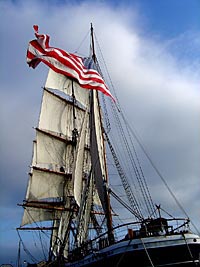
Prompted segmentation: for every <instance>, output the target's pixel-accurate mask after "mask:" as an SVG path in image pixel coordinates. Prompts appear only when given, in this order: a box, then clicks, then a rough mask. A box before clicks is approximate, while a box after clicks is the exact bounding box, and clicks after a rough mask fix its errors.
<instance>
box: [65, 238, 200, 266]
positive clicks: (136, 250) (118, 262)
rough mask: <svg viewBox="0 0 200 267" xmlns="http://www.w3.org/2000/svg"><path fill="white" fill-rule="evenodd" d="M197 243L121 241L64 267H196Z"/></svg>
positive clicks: (180, 240)
mask: <svg viewBox="0 0 200 267" xmlns="http://www.w3.org/2000/svg"><path fill="white" fill-rule="evenodd" d="M199 257H200V240H199V239H196V238H195V236H194V235H191V236H188V238H185V237H183V236H181V235H180V236H179V237H178V238H177V237H176V236H174V237H173V238H172V237H159V238H149V240H148V238H144V239H143V240H141V239H140V240H139V239H138V240H130V241H122V242H119V243H117V244H114V245H112V246H110V247H107V248H104V249H102V250H99V251H97V252H93V253H92V254H89V255H87V256H85V257H83V258H80V259H79V260H77V261H75V262H73V263H67V264H66V265H65V266H66V267H78V266H79V267H81V266H84V267H115V266H116V267H140V266H141V267H152V266H156V267H164V266H165V267H177V266H178V267H180V266H183V267H190V266H191V267H192V266H193V267H194V266H200V264H199Z"/></svg>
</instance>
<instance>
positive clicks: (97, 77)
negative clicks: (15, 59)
mask: <svg viewBox="0 0 200 267" xmlns="http://www.w3.org/2000/svg"><path fill="white" fill-rule="evenodd" d="M34 29H35V35H36V40H33V41H31V42H30V43H29V49H28V53H27V62H28V64H29V66H31V67H33V68H35V67H36V66H37V65H38V64H39V63H40V62H43V63H45V64H46V65H48V66H49V67H50V68H49V72H48V76H47V80H46V83H45V86H44V88H43V96H42V102H41V110H40V115H39V123H38V126H37V127H36V128H35V131H36V139H35V140H34V141H33V157H32V163H31V167H30V173H29V181H28V186H27V191H26V196H25V199H24V201H23V203H22V204H20V205H21V206H22V207H23V208H24V214H23V218H22V223H21V225H20V227H19V228H17V231H18V233H19V237H20V242H19V243H20V247H19V258H18V265H19V266H21V260H20V251H21V250H22V249H24V250H25V251H26V253H27V254H28V255H29V260H27V266H29V267H31V266H38V267H46V266H49V267H51V266H58V267H59V266H62V267H82V266H84V267H102V266H104V267H108V266H109V267H110V266H113V267H114V266H116V267H124V266H126V267H130V266H131V267H134V266H137V267H140V266H141V267H142V266H144V267H152V266H157V267H161V266H162V267H164V266H166V267H177V266H185V267H189V266H191V267H192V266H200V262H199V261H200V237H199V236H198V235H197V234H195V233H193V232H192V231H191V230H190V220H189V218H188V216H187V214H185V212H184V209H183V208H182V207H181V205H180V203H179V202H178V200H177V199H176V198H175V195H174V194H173V192H171V190H170V189H169V187H168V185H167V183H166V182H165V181H163V177H162V176H161V174H160V173H159V171H158V169H157V168H156V167H155V165H154V164H153V163H152V160H151V159H150V157H149V156H148V154H147V152H146V150H145V148H144V146H143V145H142V143H141V142H140V139H139V138H138V136H137V135H136V134H135V131H134V130H133V129H132V127H131V126H130V124H129V122H128V120H127V119H126V117H125V115H124V113H123V111H122V108H121V106H120V103H119V100H118V97H117V95H116V92H115V90H114V87H112V83H111V82H109V83H110V84H111V86H109V89H110V90H109V89H108V86H107V85H106V83H104V80H103V76H106V75H105V74H104V75H103V74H102V68H101V67H100V64H99V61H98V59H97V56H96V52H95V49H96V45H95V38H96V37H95V35H94V32H93V27H92V25H91V32H90V33H91V44H90V55H89V57H88V58H81V57H79V56H77V55H74V54H69V53H67V52H65V51H63V50H60V49H56V48H52V47H50V46H49V36H48V35H45V34H39V33H38V27H37V26H34ZM103 62H104V60H103ZM105 69H106V68H105ZM107 77H108V78H109V75H107ZM111 89H112V90H111ZM110 91H112V93H113V94H111V93H110ZM138 149H140V151H141V152H142V153H143V156H142V157H141V158H142V160H143V159H144V157H146V158H147V160H148V161H149V162H150V163H151V164H152V169H154V170H155V175H157V176H160V178H161V182H164V184H165V185H166V187H167V189H168V190H169V191H170V193H171V195H172V197H174V198H175V202H176V203H178V206H179V207H180V208H181V209H182V212H183V217H181V218H179V217H176V216H174V215H171V214H173V212H169V211H167V212H166V211H165V209H164V208H163V207H162V205H155V204H154V203H155V202H154V201H153V195H152V194H151V191H150V186H149V185H148V182H147V181H148V180H149V179H147V178H148V174H147V175H146V174H145V172H144V170H143V167H142V161H141V159H140V155H139V153H138V152H137V150H138ZM24 232H28V233H29V234H30V232H31V233H32V235H33V237H34V241H33V242H32V243H31V244H30V240H29V241H28V243H29V246H30V247H32V248H34V249H33V253H31V252H30V251H29V248H28V247H26V242H25V241H24V239H23V238H22V236H23V235H24ZM36 237H38V239H36ZM44 240H45V241H44ZM20 248H21V249H20ZM36 248H37V249H39V250H40V251H41V252H42V254H39V252H37V251H36ZM39 255H43V259H41V256H40V257H39ZM27 257H28V256H27ZM38 258H39V259H38Z"/></svg>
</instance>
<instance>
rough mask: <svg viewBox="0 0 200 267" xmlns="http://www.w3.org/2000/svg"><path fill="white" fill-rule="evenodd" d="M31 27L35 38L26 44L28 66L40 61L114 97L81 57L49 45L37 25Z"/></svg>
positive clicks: (84, 86)
mask: <svg viewBox="0 0 200 267" xmlns="http://www.w3.org/2000/svg"><path fill="white" fill-rule="evenodd" d="M33 28H34V31H35V36H36V39H35V40H32V41H30V42H29V45H28V50H27V63H28V65H29V67H32V68H36V67H37V65H38V64H39V63H40V62H41V61H42V62H43V63H44V64H46V65H48V66H49V67H50V68H51V69H53V70H54V71H55V72H57V73H60V74H63V75H65V76H68V77H71V78H74V79H76V80H77V81H78V83H79V84H80V85H81V87H83V88H85V89H95V90H99V91H101V92H102V93H104V94H105V95H108V96H110V97H111V98H112V99H114V98H113V96H112V94H111V93H110V91H109V90H108V87H107V86H106V84H105V82H104V80H103V79H102V77H101V75H100V74H99V73H98V72H97V71H96V70H94V69H91V68H89V69H88V68H86V67H85V66H84V64H83V60H82V58H81V57H79V56H77V55H74V54H71V53H67V52H66V51H64V50H62V49H59V48H55V47H50V46H49V39H50V37H49V36H48V35H47V34H39V33H38V26H37V25H34V26H33Z"/></svg>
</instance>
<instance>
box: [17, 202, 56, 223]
mask: <svg viewBox="0 0 200 267" xmlns="http://www.w3.org/2000/svg"><path fill="white" fill-rule="evenodd" d="M59 217H60V212H59V211H52V210H50V209H38V208H33V207H26V208H25V210H24V214H23V218H22V222H21V226H24V225H27V224H32V223H35V222H42V221H53V220H58V219H59Z"/></svg>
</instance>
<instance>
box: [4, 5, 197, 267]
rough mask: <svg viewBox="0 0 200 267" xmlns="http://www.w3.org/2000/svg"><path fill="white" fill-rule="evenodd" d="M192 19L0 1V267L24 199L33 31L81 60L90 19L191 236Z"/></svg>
mask: <svg viewBox="0 0 200 267" xmlns="http://www.w3.org/2000/svg"><path fill="white" fill-rule="evenodd" d="M199 12H200V2H199V1H198V0H181V1H180V0H132V1H126V0H124V1H117V0H108V1H103V0H102V1H79V0H77V1H73V0H71V1H67V0H66V1H58V0H57V1H56V0H55V1H53V0H49V1H47V0H46V1H30V0H28V1H18V0H13V1H9V0H5V1H4V0H1V1H0V16H1V25H0V34H1V42H0V47H1V61H0V70H1V72H0V78H1V87H0V122H1V130H0V136H1V142H0V152H1V154H0V180H1V189H0V191H1V194H0V200H1V201H0V206H1V224H0V242H1V243H0V251H1V252H0V253H1V255H0V264H1V263H5V262H7V263H9V262H11V261H12V262H13V263H15V261H16V257H17V245H18V238H17V233H16V231H15V228H16V227H18V226H19V224H20V221H21V216H22V209H21V208H20V207H17V206H16V205H17V203H21V202H22V200H23V198H24V195H25V189H26V184H27V173H28V170H29V168H28V166H29V165H30V162H31V155H32V154H31V153H32V140H33V139H34V130H33V129H32V127H34V126H36V125H37V120H38V114H39V108H40V103H41V95H42V90H41V87H42V86H43V85H44V82H45V78H46V75H47V68H46V67H45V66H42V64H41V65H39V66H38V68H37V69H36V70H32V69H29V68H28V66H27V65H26V62H25V55H26V48H27V44H28V41H29V40H32V39H33V38H34V35H33V30H32V25H33V24H38V25H39V26H40V30H41V32H44V33H48V34H49V35H50V36H51V41H50V44H51V45H52V46H55V47H59V48H62V49H65V50H67V51H69V52H75V51H78V52H79V53H80V55H87V53H88V48H87V46H86V45H85V44H83V45H82V46H80V44H82V41H83V40H84V38H85V36H86V35H87V33H88V31H89V27H90V23H91V22H93V25H94V27H95V32H96V35H97V38H98V41H99V43H100V45H101V50H102V53H103V55H104V58H105V60H106V64H107V67H108V69H109V73H110V75H111V77H112V81H113V84H114V85H115V90H116V92H117V94H118V98H119V99H120V100H121V106H122V107H123V110H124V112H125V113H126V114H127V118H128V120H129V121H130V124H132V125H133V126H134V128H136V130H137V132H138V134H139V135H140V137H141V139H142V140H143V143H144V145H145V147H146V148H147V150H148V152H149V154H150V155H151V158H152V159H153V161H154V163H155V164H156V166H157V167H158V168H159V171H160V172H161V173H162V175H163V176H164V177H165V179H166V181H167V183H168V184H169V186H170V188H171V189H172V190H173V192H174V193H175V195H176V196H177V198H178V200H179V201H180V203H181V204H182V206H184V209H185V210H186V212H187V213H188V215H189V216H190V217H191V219H192V221H193V223H194V224H195V225H196V226H197V228H198V229H200V223H199V215H200V210H199V206H200V200H199V198H200V197H199V196H200V186H199V183H200V179H199V173H200V164H199V162H200V126H199V117H200V103H199V97H200V87H199V82H200V30H199V29H200V20H199ZM152 183H153V182H152ZM154 185H155V188H157V189H158V190H157V191H158V192H160V197H161V200H160V201H161V202H162V198H163V202H166V201H167V200H166V198H167V196H166V195H165V194H164V193H162V192H161V191H160V190H159V187H158V185H157V182H154ZM158 195H159V194H158Z"/></svg>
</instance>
